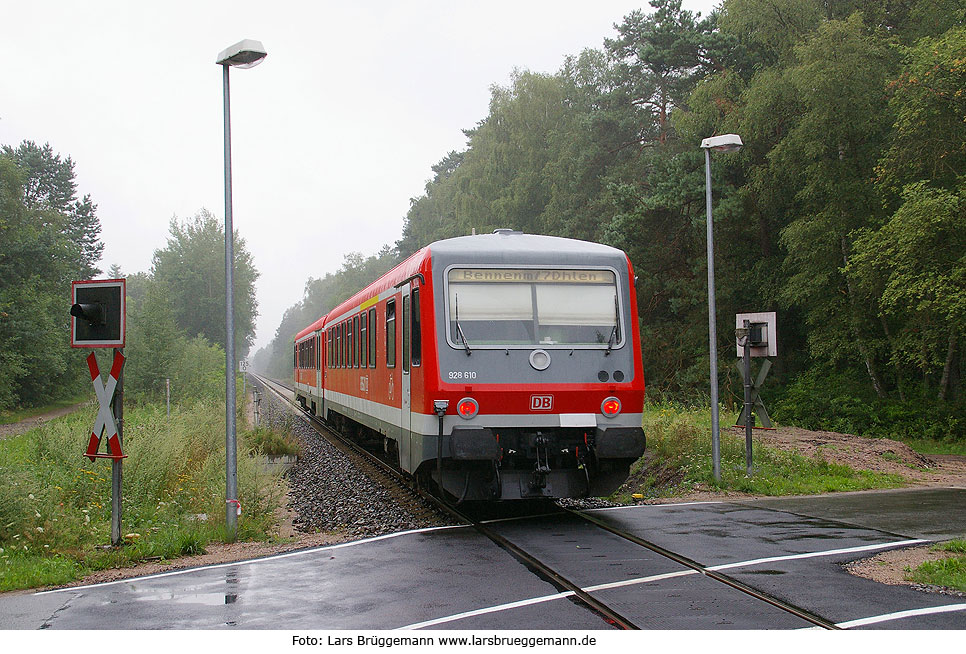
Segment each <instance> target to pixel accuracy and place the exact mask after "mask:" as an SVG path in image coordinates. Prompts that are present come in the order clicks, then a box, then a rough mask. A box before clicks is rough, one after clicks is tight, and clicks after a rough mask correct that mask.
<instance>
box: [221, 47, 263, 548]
mask: <svg viewBox="0 0 966 654" xmlns="http://www.w3.org/2000/svg"><path fill="white" fill-rule="evenodd" d="M267 54H268V53H267V52H265V48H264V47H263V46H262V44H261V42H259V41H253V40H251V39H245V40H243V41H239V42H238V43H236V44H235V45H232V46H229V47H228V48H226V49H224V50H222V51H221V52H220V53H218V58H217V60H216V61H215V63H216V64H218V65H219V66H221V67H222V69H223V75H222V79H223V88H224V95H225V527H226V529H227V531H228V537H229V539H231V540H232V541H234V540H235V537H236V536H237V533H238V515H239V514H240V513H241V504H239V503H238V467H237V466H238V461H237V459H236V450H237V448H236V445H235V316H234V312H235V307H234V295H235V280H234V268H235V265H234V264H235V251H234V246H235V243H234V240H235V239H234V231H233V228H232V224H231V111H230V104H231V103H230V101H229V95H228V69H229V68H231V67H235V68H251V67H252V66H257V65H258V64H259V63H261V61H262V60H263V59H264V58H265V56H266V55H267Z"/></svg>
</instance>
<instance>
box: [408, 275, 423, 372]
mask: <svg viewBox="0 0 966 654" xmlns="http://www.w3.org/2000/svg"><path fill="white" fill-rule="evenodd" d="M412 324H413V328H412V337H411V338H410V341H411V343H412V344H411V351H412V355H411V359H412V364H413V367H414V368H415V367H418V366H419V364H420V363H421V361H422V358H423V347H422V329H421V328H420V324H419V289H418V288H414V289H413V321H412Z"/></svg>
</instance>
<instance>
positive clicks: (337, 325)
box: [294, 230, 645, 500]
mask: <svg viewBox="0 0 966 654" xmlns="http://www.w3.org/2000/svg"><path fill="white" fill-rule="evenodd" d="M294 367H295V373H294V375H295V388H296V390H295V394H296V397H297V399H298V400H299V402H300V403H301V404H302V406H304V407H305V408H306V409H307V410H309V411H311V412H312V413H314V414H316V415H318V416H320V417H322V418H324V419H325V420H326V421H327V422H329V423H331V424H333V425H334V426H335V427H336V428H338V429H340V430H341V431H343V432H344V433H348V434H349V435H351V436H354V437H356V438H359V439H361V440H366V441H370V442H372V441H374V440H376V441H377V442H381V446H382V447H383V448H384V449H385V451H386V453H387V454H389V455H390V456H391V457H393V459H394V460H395V461H396V462H397V463H398V466H399V467H400V468H401V469H402V470H403V471H405V472H406V473H408V474H410V475H412V476H414V477H416V478H417V479H418V480H420V481H421V482H422V483H424V484H431V485H434V486H436V487H437V488H441V489H443V490H444V491H445V492H446V494H448V495H450V496H452V497H454V498H456V499H458V500H514V499H522V498H539V497H549V498H564V497H583V496H588V495H593V496H602V495H608V494H610V493H612V492H613V491H614V490H616V489H617V488H618V487H619V486H620V484H621V483H622V482H623V481H624V480H625V479H626V477H627V475H628V470H629V467H630V465H631V463H633V462H634V461H635V460H636V459H637V458H638V457H640V456H641V455H642V454H643V452H644V447H645V437H644V431H643V429H642V428H641V418H642V411H643V404H644V374H643V370H642V365H641V352H640V336H639V331H638V324H637V301H636V297H635V293H634V275H633V270H632V268H631V264H630V261H629V259H628V258H627V255H625V254H624V253H623V252H621V251H620V250H617V249H615V248H612V247H608V246H604V245H599V244H596V243H589V242H585V241H577V240H572V239H565V238H557V237H551V236H536V235H529V234H522V233H520V232H514V231H511V230H497V231H496V232H494V233H493V234H483V235H474V236H464V237H459V238H453V239H447V240H443V241H438V242H435V243H432V244H431V245H429V246H427V247H425V248H423V249H421V250H419V251H418V252H416V253H415V254H413V255H412V256H411V257H409V258H408V259H407V260H406V261H404V262H403V263H401V264H399V265H398V266H396V267H395V268H393V269H392V270H391V271H390V272H388V273H387V274H385V275H383V276H382V277H380V278H379V279H378V280H376V281H375V282H373V283H372V284H370V285H369V286H367V287H366V288H365V289H363V290H361V291H360V292H358V293H357V294H355V295H354V296H353V297H351V298H350V299H349V300H347V301H346V302H343V303H342V304H341V305H339V306H338V307H336V308H335V309H333V310H332V311H331V312H329V313H328V314H327V315H325V316H323V317H322V318H320V319H319V320H317V321H316V322H314V323H313V324H311V325H309V326H308V327H306V328H305V329H303V330H302V331H301V332H299V333H298V334H297V335H296V337H295V350H294Z"/></svg>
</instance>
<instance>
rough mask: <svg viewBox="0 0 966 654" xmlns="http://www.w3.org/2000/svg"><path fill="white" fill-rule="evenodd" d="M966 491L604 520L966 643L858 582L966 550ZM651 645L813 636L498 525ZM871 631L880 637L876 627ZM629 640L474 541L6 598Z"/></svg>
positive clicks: (426, 540)
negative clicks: (890, 562)
mask: <svg viewBox="0 0 966 654" xmlns="http://www.w3.org/2000/svg"><path fill="white" fill-rule="evenodd" d="M964 501H966V489H946V490H935V489H929V490H905V491H883V492H875V493H852V494H841V495H831V496H823V497H809V498H786V499H769V500H759V501H754V502H743V503H736V502H726V503H707V504H688V505H651V506H636V507H626V508H621V509H613V510H607V509H604V510H598V511H594V512H592V515H593V516H594V517H595V518H597V519H599V520H604V521H606V522H608V523H610V524H612V525H614V526H617V527H619V528H621V529H623V530H626V531H629V532H631V533H634V534H635V535H637V536H639V537H641V538H644V539H647V540H649V541H651V542H654V543H656V544H658V545H660V546H662V547H664V548H666V549H668V550H671V551H674V552H676V553H678V554H681V555H683V556H685V557H687V558H689V559H691V560H692V561H695V562H697V563H699V564H701V565H703V566H706V567H715V568H717V569H718V570H720V571H721V572H723V573H724V574H727V575H729V576H731V577H732V578H734V579H736V580H738V581H740V582H742V583H744V584H746V585H748V586H750V587H753V588H756V589H759V590H761V591H764V592H767V593H769V594H771V595H772V596H774V597H777V598H779V599H781V600H782V601H785V602H787V603H789V604H792V605H794V606H796V607H798V608H801V609H803V610H805V611H807V612H809V613H811V614H813V615H815V616H817V617H819V618H821V619H823V620H826V621H828V622H830V623H833V624H837V625H839V626H842V627H846V628H874V629H964V628H966V610H964V609H966V598H961V597H950V596H942V595H937V594H927V593H922V592H918V591H915V590H912V589H909V588H907V587H894V586H884V585H881V584H876V583H874V582H871V581H868V580H864V579H859V578H856V577H852V576H850V575H848V574H847V573H846V572H845V571H844V570H843V569H842V567H841V564H842V563H845V562H847V561H850V560H855V559H860V558H865V557H867V556H871V555H872V554H875V553H876V552H878V551H882V550H883V549H888V548H890V547H895V546H897V545H899V544H902V543H908V541H910V540H911V539H916V538H922V539H927V540H941V539H945V538H950V537H954V536H962V535H964V534H966V515H964V514H966V512H964V511H963V506H964ZM493 526H495V527H496V528H497V529H498V530H499V531H500V533H501V534H502V535H503V536H504V537H506V538H508V539H510V540H511V541H513V542H515V543H518V544H521V545H524V546H525V547H526V548H527V549H528V550H530V551H531V552H533V553H534V554H536V555H538V556H539V557H540V558H542V559H543V560H544V561H545V562H547V563H548V564H549V565H551V566H552V567H554V568H556V569H558V570H559V571H560V572H561V573H562V574H564V575H565V576H567V577H569V578H570V579H571V580H572V581H575V582H577V583H578V584H580V585H581V586H582V587H583V588H585V589H589V590H590V591H591V592H593V593H594V594H595V595H596V596H598V597H599V598H601V599H602V600H604V601H605V602H606V603H608V604H610V605H611V606H613V607H615V608H616V609H617V610H618V612H620V613H621V614H622V615H624V616H625V617H627V618H629V619H630V620H631V621H633V622H634V624H636V625H637V626H639V627H641V628H642V629H799V628H807V627H810V626H811V624H810V623H808V622H806V621H805V620H803V619H801V618H799V617H796V616H794V615H792V614H790V613H787V612H785V611H782V610H780V609H778V608H775V607H772V606H769V605H766V604H763V603H761V602H759V601H758V600H755V599H753V598H751V597H750V596H748V595H745V594H743V593H741V592H740V591H737V590H734V589H732V588H730V587H728V586H724V585H722V584H720V583H718V582H716V581H714V580H712V579H710V578H709V577H707V576H705V575H702V574H699V573H697V572H695V571H694V570H691V569H689V568H686V567H685V566H683V565H681V564H679V563H676V562H674V561H671V560H670V559H667V558H664V557H662V556H660V555H658V554H655V553H653V552H651V551H649V550H643V549H642V548H640V547H639V546H636V545H633V544H631V543H630V542H628V541H626V540H624V539H621V538H619V537H617V536H614V535H612V534H608V533H606V532H603V531H602V530H600V529H598V528H596V527H593V526H591V525H589V524H588V523H586V522H584V521H580V520H577V519H574V518H569V517H565V516H548V517H537V518H531V519H525V520H509V521H505V522H499V523H496V524H495V525H493ZM870 619H872V621H871V622H870ZM43 628H51V629H102V628H111V629H218V628H226V629H232V628H234V629H305V628H313V629H398V628H410V629H477V630H479V629H553V630H559V629H575V630H600V629H610V628H612V627H611V626H610V625H608V624H607V623H605V622H603V621H602V619H601V618H600V617H599V616H597V615H595V614H593V613H591V612H590V611H588V610H587V609H585V608H583V607H581V606H580V605H577V604H575V603H574V602H572V601H571V600H570V599H569V597H567V596H566V595H565V594H562V593H561V592H560V591H559V590H558V589H557V588H555V587H553V586H552V585H551V584H550V583H548V582H546V581H543V580H542V579H540V578H538V577H536V576H535V575H533V574H532V573H530V572H529V571H528V570H527V569H526V568H524V567H523V566H522V565H521V564H520V563H519V562H517V561H516V560H515V559H513V558H512V557H511V556H510V555H509V554H507V553H506V552H504V551H503V550H501V549H500V548H498V547H497V546H495V545H493V544H492V543H490V542H489V541H487V540H485V539H484V538H483V537H482V536H479V535H478V534H477V533H476V532H474V531H472V530H470V529H467V528H447V529H439V530H432V531H426V532H419V533H408V534H400V535H394V536H391V537H383V538H380V539H371V540H367V541H361V542H356V543H350V544H344V545H340V546H332V547H327V548H319V549H315V550H307V551H302V552H297V553H290V554H287V555H283V556H279V557H272V558H267V559H261V560H256V561H248V562H240V563H233V564H225V565H220V566H210V567H206V568H198V569H194V570H188V571H179V572H176V573H168V574H165V575H158V576H154V577H144V578H139V579H129V580H124V581H121V582H115V583H112V584H103V585H99V586H94V587H87V588H74V589H65V590H61V591H55V592H48V593H41V594H29V593H21V594H8V595H6V596H3V597H0V629H43Z"/></svg>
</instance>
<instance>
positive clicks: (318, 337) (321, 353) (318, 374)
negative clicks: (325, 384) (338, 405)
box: [315, 330, 325, 417]
mask: <svg viewBox="0 0 966 654" xmlns="http://www.w3.org/2000/svg"><path fill="white" fill-rule="evenodd" d="M324 369H325V332H323V331H321V330H320V331H317V332H315V396H316V398H317V401H318V403H319V412H318V413H317V414H316V415H318V416H320V417H321V416H325V407H324V406H323V401H322V372H323V370H324Z"/></svg>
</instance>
